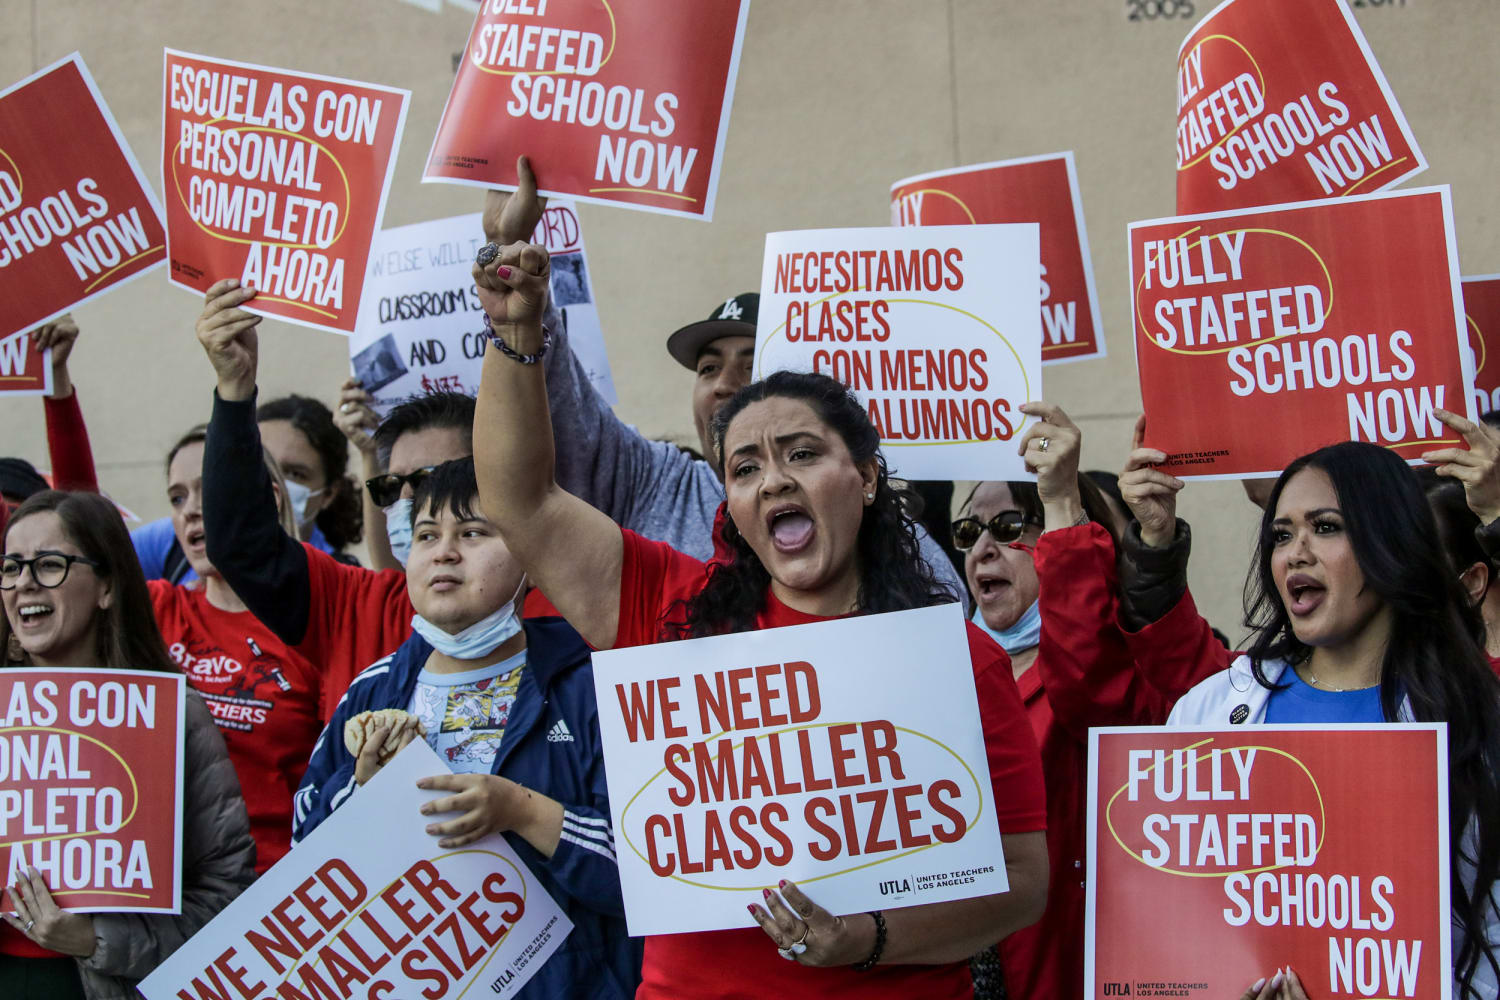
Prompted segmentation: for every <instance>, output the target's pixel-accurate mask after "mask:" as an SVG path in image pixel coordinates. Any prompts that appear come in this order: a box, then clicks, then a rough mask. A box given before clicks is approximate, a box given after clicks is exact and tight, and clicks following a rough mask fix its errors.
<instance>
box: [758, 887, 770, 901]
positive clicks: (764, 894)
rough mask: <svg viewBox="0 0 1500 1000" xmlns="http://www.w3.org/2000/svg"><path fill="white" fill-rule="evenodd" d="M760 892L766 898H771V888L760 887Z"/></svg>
mask: <svg viewBox="0 0 1500 1000" xmlns="http://www.w3.org/2000/svg"><path fill="white" fill-rule="evenodd" d="M760 894H761V895H762V896H764V897H765V898H766V899H770V898H771V890H770V889H762V890H761V891H760Z"/></svg>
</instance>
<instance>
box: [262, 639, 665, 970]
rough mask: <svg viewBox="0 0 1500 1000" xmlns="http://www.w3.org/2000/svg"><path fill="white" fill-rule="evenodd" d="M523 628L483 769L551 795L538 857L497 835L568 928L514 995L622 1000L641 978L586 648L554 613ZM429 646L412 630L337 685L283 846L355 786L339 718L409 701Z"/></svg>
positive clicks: (521, 842)
mask: <svg viewBox="0 0 1500 1000" xmlns="http://www.w3.org/2000/svg"><path fill="white" fill-rule="evenodd" d="M525 629H526V668H525V669H524V670H523V671H522V672H521V681H520V685H519V687H518V689H517V691H516V702H515V704H514V705H513V706H512V707H511V711H510V719H509V721H508V723H507V724H506V727H505V733H504V735H503V736H502V737H501V739H500V749H499V751H498V752H497V753H496V754H495V763H494V766H493V768H492V772H493V773H495V774H499V775H503V776H504V777H507V778H509V779H511V780H512V781H515V782H517V783H519V784H522V785H525V786H526V787H528V788H534V789H536V790H537V791H539V792H541V793H542V794H544V795H547V796H548V797H550V798H553V799H556V800H557V801H558V802H561V803H562V805H563V831H562V839H561V840H560V841H559V842H558V845H557V851H556V853H554V854H553V855H552V857H551V858H550V859H548V858H544V857H542V855H541V854H540V853H539V852H538V851H537V850H536V849H535V848H534V847H532V846H531V845H530V844H528V843H527V842H526V841H525V840H524V839H522V838H521V837H519V836H517V835H516V834H514V833H507V834H505V839H506V840H507V841H509V842H510V846H511V847H513V848H515V850H516V853H517V854H519V855H520V856H521V859H522V860H523V861H525V862H526V865H527V867H529V868H530V869H531V870H532V872H534V873H535V874H536V877H537V879H538V881H540V882H541V884H542V885H543V886H545V887H546V889H547V892H548V893H550V894H551V896H552V898H553V899H555V900H557V903H558V905H559V906H560V907H562V909H563V912H565V913H566V914H567V915H568V919H569V920H571V921H572V922H573V932H572V933H571V934H569V935H568V937H567V938H566V939H565V940H564V941H563V943H562V946H561V947H560V948H559V949H558V950H557V952H555V953H554V954H553V956H552V957H551V958H550V959H548V960H547V963H546V964H545V965H544V966H542V968H541V969H540V970H538V971H537V973H536V975H534V976H533V977H532V978H531V980H530V981H529V982H527V983H526V985H525V987H524V988H523V989H522V990H521V991H520V992H519V993H517V994H516V997H517V998H519V1000H564V998H569V1000H571V998H573V997H580V996H589V997H603V998H610V1000H613V998H616V997H618V998H621V1000H627V998H630V997H634V996H635V988H636V986H637V985H638V984H639V983H640V981H641V941H640V939H634V940H632V939H631V938H630V937H629V936H627V933H626V929H625V906H624V903H623V901H622V900H621V896H620V873H619V869H618V868H617V867H616V863H615V854H614V834H613V831H612V830H611V828H610V818H609V796H608V793H607V791H606V787H605V782H604V754H603V750H602V749H601V747H600V744H599V719H598V712H597V710H596V708H595V702H594V677H593V667H592V665H591V663H590V660H589V648H588V646H587V645H585V644H584V641H583V639H582V638H581V637H580V636H579V635H578V633H577V632H575V631H574V630H573V628H572V627H571V626H569V625H568V624H567V622H565V621H563V620H562V619H561V618H527V619H526V620H525ZM431 653H432V647H431V646H429V645H428V644H427V642H426V641H425V640H423V639H422V637H421V636H419V635H412V636H411V638H409V639H407V640H406V641H405V642H404V643H402V644H401V646H400V648H398V649H397V650H396V651H395V652H394V653H392V654H391V655H390V656H387V657H385V658H384V659H382V660H379V661H377V662H376V663H374V664H372V665H371V666H370V667H369V669H367V670H365V671H364V672H363V673H361V674H359V676H357V677H356V678H355V679H354V683H352V684H351V685H349V690H348V691H347V692H345V694H344V698H343V700H342V701H341V702H339V706H338V708H337V709H336V710H335V711H334V714H333V718H332V719H331V720H330V721H329V723H328V728H327V729H325V730H324V731H323V735H322V736H320V737H319V738H318V742H317V744H316V745H314V747H313V752H312V760H311V761H309V763H308V767H307V774H306V775H304V776H303V778H302V785H301V787H299V788H298V789H297V795H296V799H295V801H294V813H293V820H292V843H293V844H294V845H295V844H296V843H297V842H298V841H300V840H301V839H302V838H303V837H306V836H307V835H308V834H309V833H311V832H312V831H313V830H314V829H315V828H316V827H317V826H318V824H319V823H321V822H323V820H325V819H327V818H328V816H329V815H330V814H331V813H332V812H333V811H334V810H335V809H337V808H338V807H339V805H340V804H342V803H343V802H344V801H345V800H346V799H347V798H348V797H349V796H350V795H351V794H354V793H355V791H356V789H357V788H358V785H356V784H355V781H354V758H353V757H352V756H351V755H350V753H349V751H348V750H347V749H345V747H344V723H345V722H346V721H348V720H349V719H350V718H351V717H353V716H355V715H358V714H359V713H360V712H365V711H374V710H376V709H381V708H402V709H404V708H406V707H407V706H408V705H409V704H411V696H412V691H413V690H414V689H415V688H416V686H417V675H418V674H420V673H421V671H422V665H423V664H424V663H426V662H427V657H428V656H429V655H430V654H431Z"/></svg>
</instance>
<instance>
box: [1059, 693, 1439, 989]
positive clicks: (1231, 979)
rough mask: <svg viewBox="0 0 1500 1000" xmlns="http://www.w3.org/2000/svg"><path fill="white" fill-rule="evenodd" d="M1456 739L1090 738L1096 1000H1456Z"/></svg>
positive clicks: (1277, 729)
mask: <svg viewBox="0 0 1500 1000" xmlns="http://www.w3.org/2000/svg"><path fill="white" fill-rule="evenodd" d="M1445 729H1446V726H1445V725H1443V724H1441V723H1428V724H1387V725H1375V726H1354V725H1329V726H1303V725H1297V726H1287V725H1280V726H1253V727H1244V726H1236V727H1233V728H1230V729H1219V730H1209V729H1168V728H1162V727H1138V728H1136V727H1132V728H1110V729H1093V730H1090V732H1089V817H1088V834H1089V841H1088V864H1089V867H1088V879H1087V882H1088V903H1087V906H1088V910H1087V913H1088V919H1087V937H1086V941H1087V943H1086V949H1087V950H1086V952H1085V970H1086V971H1085V979H1084V994H1083V995H1084V997H1085V998H1087V1000H1103V998H1106V997H1140V996H1157V997H1160V996H1173V997H1181V998H1183V1000H1222V998H1224V997H1237V996H1239V995H1240V994H1241V993H1242V992H1243V991H1244V989H1245V987H1247V986H1249V985H1250V984H1251V983H1252V982H1255V981H1256V980H1257V979H1260V978H1262V977H1269V976H1271V975H1273V974H1274V973H1275V970H1277V969H1281V968H1286V967H1288V966H1290V967H1291V968H1293V969H1296V970H1297V975H1298V977H1299V978H1300V979H1301V980H1302V982H1303V985H1304V986H1306V988H1307V993H1308V995H1309V996H1313V997H1340V996H1350V997H1421V998H1424V1000H1447V998H1448V996H1449V993H1450V983H1451V979H1452V964H1451V960H1450V948H1451V943H1450V936H1451V935H1450V927H1451V924H1450V921H1451V916H1450V911H1449V900H1448V892H1449V889H1448V886H1449V871H1448V807H1447V802H1448V797H1447V795H1446V794H1445V792H1444V790H1445V789H1447V787H1448V773H1447V742H1446V739H1445Z"/></svg>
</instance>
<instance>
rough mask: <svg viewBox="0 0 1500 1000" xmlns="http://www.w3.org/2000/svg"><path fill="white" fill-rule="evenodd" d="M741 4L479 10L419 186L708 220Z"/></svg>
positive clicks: (735, 63) (536, 1)
mask: <svg viewBox="0 0 1500 1000" xmlns="http://www.w3.org/2000/svg"><path fill="white" fill-rule="evenodd" d="M749 9H750V0H693V2H692V3H684V2H682V0H630V2H629V3H621V2H620V0H484V2H483V3H481V4H480V5H479V16H478V17H477V18H476V19H475V21H474V29H473V31H472V32H470V34H469V43H468V46H467V47H466V48H465V50H464V60H463V63H462V65H460V66H459V69H458V76H457V78H456V79H454V81H453V90H452V92H451V93H449V95H448V103H447V105H446V106H445V107H444V108H443V118H442V121H441V122H439V124H438V130H437V135H436V137H435V138H434V139H433V143H432V151H431V152H430V153H429V154H428V156H427V169H426V170H425V171H424V172H423V174H422V179H423V180H424V181H446V182H449V183H453V184H474V185H478V186H480V187H498V188H504V189H508V190H514V189H515V186H516V156H517V155H518V154H520V153H530V154H531V160H532V165H533V166H534V167H535V168H536V171H537V183H538V184H539V185H540V187H541V189H542V191H541V193H542V194H544V195H558V196H561V197H564V198H573V199H576V200H578V201H597V202H602V203H606V204H613V205H619V206H623V207H626V208H637V209H641V210H643V211H647V212H664V213H667V214H669V215H685V216H689V217H691V218H696V219H703V220H705V221H707V220H708V219H710V218H712V217H713V211H714V195H715V193H716V191H717V190H718V185H719V161H720V158H721V157H722V155H723V151H724V138H725V136H726V134H727V133H728V131H729V106H730V103H731V101H732V99H733V96H734V80H735V75H736V74H737V73H738V72H739V63H740V43H741V42H742V41H743V39H744V36H745V17H746V15H747V14H748V12H749Z"/></svg>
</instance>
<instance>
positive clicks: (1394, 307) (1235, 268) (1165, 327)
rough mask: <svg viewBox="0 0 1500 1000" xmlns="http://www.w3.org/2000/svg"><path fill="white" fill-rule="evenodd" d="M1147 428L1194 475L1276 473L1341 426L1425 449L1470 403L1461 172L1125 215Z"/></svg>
mask: <svg viewBox="0 0 1500 1000" xmlns="http://www.w3.org/2000/svg"><path fill="white" fill-rule="evenodd" d="M1130 287H1131V288H1132V289H1133V290H1134V320H1135V349H1136V368H1137V369H1138V371H1139V373H1140V380H1141V398H1142V401H1143V402H1144V404H1145V410H1146V444H1147V445H1148V446H1149V447H1152V448H1158V449H1160V450H1162V451H1164V452H1166V453H1167V456H1168V457H1167V461H1166V463H1165V464H1164V466H1163V468H1164V469H1165V471H1167V472H1170V473H1172V474H1174V475H1178V476H1185V477H1189V478H1204V479H1229V478H1236V477H1243V478H1255V477H1265V476H1274V475H1277V474H1278V473H1279V472H1280V471H1281V469H1282V468H1284V467H1285V465H1286V463H1287V462H1289V461H1291V460H1292V459H1293V458H1296V457H1297V456H1298V455H1303V454H1306V453H1307V452H1309V451H1313V450H1314V449H1316V448H1320V447H1322V446H1323V445H1327V444H1333V443H1335V442H1338V441H1372V442H1374V443H1376V444H1379V445H1384V446H1385V447H1387V448H1390V449H1392V450H1393V451H1395V452H1396V454H1398V455H1400V456H1401V457H1402V458H1403V459H1406V460H1408V461H1411V462H1416V461H1417V460H1418V459H1419V456H1420V455H1421V454H1422V453H1423V452H1424V451H1431V450H1432V449H1434V448H1439V447H1444V446H1446V445H1460V446H1461V445H1462V439H1461V438H1459V437H1458V435H1457V434H1456V433H1454V432H1452V431H1450V430H1449V429H1448V428H1447V427H1446V426H1445V425H1444V424H1443V423H1442V422H1441V421H1439V420H1438V419H1437V418H1436V417H1434V416H1433V415H1432V411H1433V410H1434V409H1437V408H1439V407H1442V408H1444V409H1450V410H1454V411H1455V412H1464V411H1465V410H1466V409H1467V410H1468V413H1469V416H1470V417H1471V418H1475V417H1476V416H1477V415H1476V414H1475V413H1474V412H1473V407H1472V400H1470V399H1469V398H1468V386H1470V385H1471V384H1472V380H1473V372H1472V370H1471V368H1470V360H1469V356H1470V352H1469V349H1468V343H1467V340H1466V338H1465V335H1464V330H1463V326H1464V324H1463V305H1462V300H1461V296H1460V290H1459V275H1458V254H1457V251H1456V250H1455V247H1454V240H1453V213H1452V208H1451V205H1450V202H1449V195H1448V189H1447V188H1446V187H1442V188H1421V189H1417V190H1414V191H1402V192H1394V193H1388V194H1379V195H1369V196H1365V197H1351V198H1331V199H1325V200H1323V201H1316V202H1305V203H1302V204H1300V205H1273V206H1268V207H1266V208H1263V209H1256V210H1250V211H1237V212H1217V213H1212V214H1208V215H1195V216H1187V217H1182V218H1176V219H1157V220H1154V221H1151V222H1138V223H1135V224H1133V225H1132V226H1131V227H1130Z"/></svg>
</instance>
